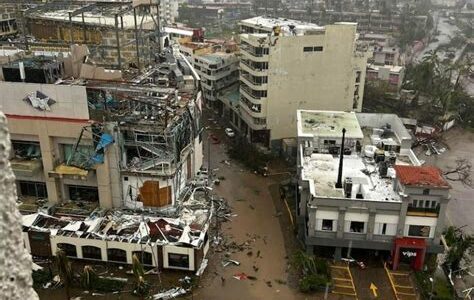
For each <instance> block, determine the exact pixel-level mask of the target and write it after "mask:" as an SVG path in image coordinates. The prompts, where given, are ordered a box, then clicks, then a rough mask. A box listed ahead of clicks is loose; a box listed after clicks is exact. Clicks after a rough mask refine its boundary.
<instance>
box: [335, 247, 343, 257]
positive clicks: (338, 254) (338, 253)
mask: <svg viewBox="0 0 474 300" xmlns="http://www.w3.org/2000/svg"><path fill="white" fill-rule="evenodd" d="M341 258H342V247H336V249H335V250H334V259H335V260H341Z"/></svg>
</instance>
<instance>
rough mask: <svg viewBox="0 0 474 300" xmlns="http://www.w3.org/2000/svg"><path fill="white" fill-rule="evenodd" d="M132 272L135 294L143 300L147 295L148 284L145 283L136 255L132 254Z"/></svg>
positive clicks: (142, 270)
mask: <svg viewBox="0 0 474 300" xmlns="http://www.w3.org/2000/svg"><path fill="white" fill-rule="evenodd" d="M132 270H133V276H135V293H136V294H137V295H139V296H140V298H141V299H145V296H146V294H147V293H148V284H147V282H146V281H145V271H144V269H143V265H142V263H141V262H140V260H139V259H138V257H137V255H136V254H133V257H132Z"/></svg>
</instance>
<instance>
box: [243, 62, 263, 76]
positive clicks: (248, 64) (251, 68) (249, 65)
mask: <svg viewBox="0 0 474 300" xmlns="http://www.w3.org/2000/svg"><path fill="white" fill-rule="evenodd" d="M240 69H241V70H244V71H246V72H248V73H250V74H252V75H255V76H266V75H267V70H266V69H262V68H257V67H255V66H252V63H251V62H250V61H247V60H245V59H242V60H241V61H240Z"/></svg>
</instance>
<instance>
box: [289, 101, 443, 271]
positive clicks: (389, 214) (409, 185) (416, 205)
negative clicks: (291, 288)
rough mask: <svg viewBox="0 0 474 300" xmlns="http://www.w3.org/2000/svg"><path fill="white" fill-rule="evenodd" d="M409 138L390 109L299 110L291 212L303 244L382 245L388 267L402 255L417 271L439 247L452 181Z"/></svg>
mask: <svg viewBox="0 0 474 300" xmlns="http://www.w3.org/2000/svg"><path fill="white" fill-rule="evenodd" d="M343 129H345V132H344V133H343ZM411 144H412V139H411V135H410V134H409V132H408V131H407V130H406V129H405V127H404V125H403V123H402V121H401V120H400V119H399V118H398V117H397V116H396V115H389V114H367V113H357V114H356V113H346V112H328V111H304V110H300V111H298V169H299V188H300V192H299V199H298V200H299V201H298V205H297V219H298V224H299V225H298V226H299V236H300V238H302V239H303V240H304V241H305V243H306V247H307V250H308V251H310V252H311V253H312V252H313V251H314V250H316V249H317V248H318V247H329V248H332V249H334V250H335V256H336V258H341V256H345V255H346V254H345V251H344V252H343V249H348V248H357V249H370V250H383V251H387V253H390V255H391V257H392V260H393V265H392V267H393V269H396V268H397V267H398V265H399V263H400V262H401V261H404V262H407V263H409V264H411V266H412V267H413V268H415V269H417V270H420V269H421V267H422V266H423V262H424V258H425V255H426V254H427V253H440V252H442V251H443V249H444V248H443V247H442V245H441V244H440V238H441V234H442V231H443V229H444V224H445V217H446V216H445V214H446V208H447V205H448V202H449V199H450V196H449V189H450V185H449V184H448V183H447V182H446V180H445V179H444V178H443V176H442V174H441V171H440V170H439V169H437V168H436V167H431V166H421V164H420V162H419V161H418V159H417V158H416V156H415V155H414V153H413V152H412V150H411ZM341 149H343V150H342V152H343V154H342V155H341ZM402 250H403V251H402ZM348 251H350V250H348ZM407 251H408V252H410V253H412V255H411V256H410V257H406V256H404V255H405V254H403V253H408V252H407ZM348 255H349V254H348Z"/></svg>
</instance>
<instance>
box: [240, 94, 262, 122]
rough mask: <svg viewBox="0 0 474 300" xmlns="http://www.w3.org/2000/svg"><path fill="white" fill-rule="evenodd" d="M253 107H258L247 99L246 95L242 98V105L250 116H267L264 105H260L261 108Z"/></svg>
mask: <svg viewBox="0 0 474 300" xmlns="http://www.w3.org/2000/svg"><path fill="white" fill-rule="evenodd" d="M252 106H253V107H257V105H255V104H252V103H251V102H250V101H248V100H246V99H245V97H243V98H242V99H241V100H240V107H241V108H242V109H243V110H245V111H246V112H247V113H248V114H249V115H250V116H252V117H254V118H265V108H264V106H263V105H260V109H259V111H258V109H255V110H254V109H252Z"/></svg>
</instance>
